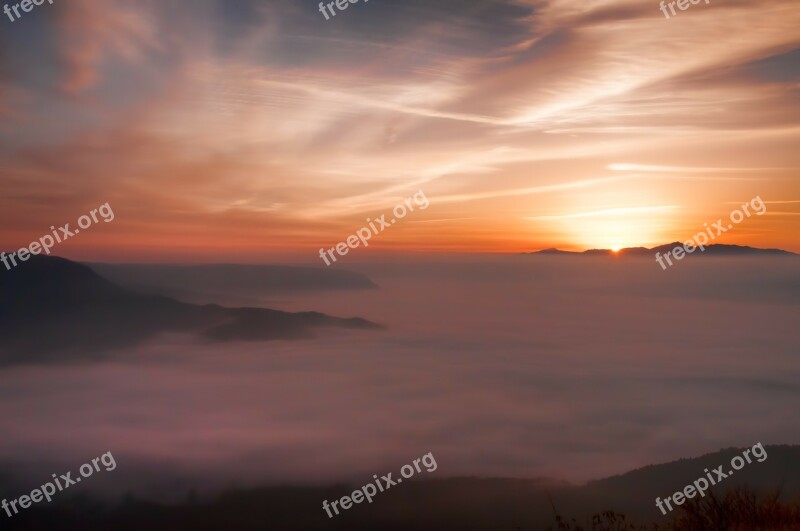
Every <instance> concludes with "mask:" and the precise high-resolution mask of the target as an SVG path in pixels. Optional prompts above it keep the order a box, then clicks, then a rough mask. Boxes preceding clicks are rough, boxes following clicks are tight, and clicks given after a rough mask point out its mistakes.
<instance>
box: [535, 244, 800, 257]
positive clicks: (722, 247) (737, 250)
mask: <svg viewBox="0 0 800 531" xmlns="http://www.w3.org/2000/svg"><path fill="white" fill-rule="evenodd" d="M675 247H681V248H682V247H683V244H682V243H681V242H672V243H667V244H664V245H659V246H657V247H651V248H649V249H648V248H647V247H625V248H623V249H619V250H618V251H614V250H612V249H587V250H585V251H563V250H561V249H557V248H555V247H551V248H548V249H542V250H540V251H533V252H530V253H522V254H524V255H535V254H544V255H590V256H596V255H608V256H654V255H655V254H656V253H661V254H666V253H668V252H670V251H672V250H673V249H674V248H675ZM705 247H706V248H705V251H703V252H702V253H697V254H705V255H715V256H745V255H746V256H753V255H770V256H797V254H796V253H793V252H790V251H784V250H783V249H759V248H756V247H748V246H746V245H729V244H723V243H715V244H711V245H706V246H705Z"/></svg>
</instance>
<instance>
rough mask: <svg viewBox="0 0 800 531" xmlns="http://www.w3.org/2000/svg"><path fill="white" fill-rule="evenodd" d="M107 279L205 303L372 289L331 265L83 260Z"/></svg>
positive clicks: (371, 285) (358, 276) (366, 282)
mask: <svg viewBox="0 0 800 531" xmlns="http://www.w3.org/2000/svg"><path fill="white" fill-rule="evenodd" d="M86 265H88V266H89V267H91V268H92V269H93V270H94V271H96V272H97V273H98V274H100V275H101V276H103V277H105V278H107V279H108V280H110V281H112V282H114V283H116V284H118V285H120V286H123V287H126V288H129V289H133V290H136V291H138V292H143V293H158V294H160V295H166V296H169V297H173V298H176V299H179V300H182V301H184V302H205V301H210V300H214V299H216V298H218V296H219V295H221V294H225V295H234V296H236V300H238V301H241V300H247V299H248V297H249V296H251V295H252V294H253V293H254V292H257V293H259V294H261V295H265V296H274V295H281V296H283V295H288V294H297V293H311V292H325V291H335V290H364V289H375V288H377V285H376V284H375V283H373V282H372V281H371V280H370V279H369V278H367V277H365V276H364V275H361V274H359V273H354V272H352V271H347V270H343V269H338V268H330V267H327V268H326V267H304V266H281V265H236V264H208V265H157V264H93V263H89V264H86Z"/></svg>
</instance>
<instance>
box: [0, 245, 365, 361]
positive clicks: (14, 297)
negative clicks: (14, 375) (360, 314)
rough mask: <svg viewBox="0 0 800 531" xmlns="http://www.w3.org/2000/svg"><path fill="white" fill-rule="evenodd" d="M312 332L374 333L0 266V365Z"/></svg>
mask: <svg viewBox="0 0 800 531" xmlns="http://www.w3.org/2000/svg"><path fill="white" fill-rule="evenodd" d="M320 327H339V328H358V329H376V328H379V326H378V325H376V324H374V323H372V322H370V321H367V320H365V319H361V318H350V319H341V318H336V317H331V316H328V315H325V314H323V313H318V312H300V313H288V312H282V311H277V310H269V309H264V308H223V307H221V306H218V305H215V304H209V305H203V306H200V305H194V304H187V303H183V302H178V301H176V300H174V299H171V298H168V297H163V296H158V295H143V294H139V293H135V292H133V291H129V290H127V289H125V288H122V287H119V286H117V285H116V284H114V283H112V282H110V281H108V280H106V279H104V278H102V277H101V276H99V275H98V274H97V273H95V272H94V271H92V269H90V268H89V267H87V266H85V265H82V264H77V263H75V262H71V261H69V260H65V259H62V258H56V257H45V256H32V257H31V258H30V259H29V260H28V261H26V262H23V263H20V264H19V265H18V266H17V267H15V268H12V269H11V270H6V269H5V268H0V365H8V364H15V363H24V362H32V361H43V360H45V359H55V358H56V357H58V358H59V359H61V360H72V359H75V358H76V357H77V358H85V357H94V356H95V355H97V354H98V353H100V351H102V350H104V349H110V348H117V347H127V346H132V345H136V344H139V343H142V342H143V341H145V340H146V339H148V338H151V337H152V336H153V335H155V334H157V333H162V332H189V333H195V334H197V335H199V336H201V337H203V338H205V339H207V340H209V341H234V340H250V341H263V340H272V339H298V338H306V337H311V336H312V331H313V330H314V329H315V328H320ZM67 351H69V353H67ZM57 354H62V355H59V356H57Z"/></svg>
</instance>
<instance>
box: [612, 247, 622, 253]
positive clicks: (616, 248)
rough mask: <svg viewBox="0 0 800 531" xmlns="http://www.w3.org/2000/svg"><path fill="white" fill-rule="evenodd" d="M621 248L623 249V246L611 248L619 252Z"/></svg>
mask: <svg viewBox="0 0 800 531" xmlns="http://www.w3.org/2000/svg"><path fill="white" fill-rule="evenodd" d="M620 249H622V247H612V248H611V250H612V251H614V252H615V253H618V252H619V250H620Z"/></svg>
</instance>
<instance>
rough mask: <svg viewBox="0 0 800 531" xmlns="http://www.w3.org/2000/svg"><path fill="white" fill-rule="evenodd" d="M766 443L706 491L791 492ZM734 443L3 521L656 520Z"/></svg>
mask: <svg viewBox="0 0 800 531" xmlns="http://www.w3.org/2000/svg"><path fill="white" fill-rule="evenodd" d="M765 450H766V453H767V459H766V460H764V461H763V462H758V461H756V460H755V458H754V459H753V462H752V463H751V464H748V465H745V467H744V468H743V469H741V470H740V471H737V472H735V473H734V474H733V475H732V476H730V477H728V478H727V479H724V480H722V481H721V482H720V483H718V484H717V485H716V486H713V487H711V489H710V491H709V492H713V494H714V495H715V496H717V497H721V496H722V495H724V493H726V492H729V491H731V490H732V489H736V488H739V487H742V486H745V487H747V488H748V489H750V490H751V491H752V492H755V493H758V494H761V495H765V494H769V493H773V492H776V491H778V490H779V489H780V490H781V493H782V496H781V497H780V499H781V500H782V501H784V502H785V501H787V500H792V499H794V498H795V496H796V495H797V494H798V493H800V481H799V480H798V478H800V446H785V445H784V446H765ZM741 453H742V449H736V448H729V449H725V450H720V451H718V452H714V453H712V454H707V455H704V456H701V457H697V458H691V459H681V460H679V461H673V462H670V463H666V464H661V465H653V466H648V467H645V468H640V469H637V470H634V471H632V472H628V473H627V474H623V475H621V476H615V477H611V478H607V479H602V480H598V481H593V482H590V483H588V484H587V485H583V486H573V485H569V484H567V483H564V482H558V481H552V480H542V479H538V480H533V479H504V478H469V477H465V478H451V479H436V478H435V477H434V475H433V474H432V475H431V476H430V479H429V478H428V477H427V474H425V475H423V476H421V477H420V478H419V479H412V480H411V481H408V482H404V483H403V484H402V485H397V486H393V487H391V488H390V489H389V490H387V491H386V492H383V493H378V494H377V495H376V496H375V497H374V499H373V502H372V503H371V504H370V503H366V502H362V503H360V504H358V505H353V506H352V507H351V508H350V509H349V510H340V514H339V515H338V516H334V517H333V518H332V519H329V518H328V517H327V515H326V513H325V512H324V511H323V510H322V507H321V503H322V500H329V501H330V500H336V499H339V498H341V497H342V496H345V495H347V494H349V493H351V492H353V491H354V490H356V489H358V488H360V487H361V486H362V485H363V484H364V483H366V482H367V481H368V480H369V479H370V478H365V479H364V482H363V483H355V484H350V485H346V484H339V485H326V486H294V487H291V486H274V487H263V488H252V489H246V490H245V489H239V490H234V491H230V492H227V493H225V494H222V495H220V496H218V497H215V498H213V499H210V500H202V501H201V500H197V499H196V498H195V497H193V496H192V495H191V494H190V493H189V492H187V497H186V498H187V499H188V501H187V502H185V503H178V504H170V503H164V502H162V501H160V500H159V501H144V500H143V499H141V498H139V499H137V498H135V497H133V496H127V497H125V498H124V499H123V500H122V501H121V502H119V503H115V504H112V505H104V504H103V503H101V502H97V503H96V504H95V502H89V500H88V499H84V501H83V503H84V504H86V505H85V506H86V507H88V506H89V505H91V506H92V507H94V509H95V510H92V511H89V510H86V511H84V512H83V513H82V515H80V516H79V513H77V512H76V511H75V510H74V508H73V507H71V506H70V505H68V504H63V502H62V503H59V500H54V502H53V503H52V504H50V505H36V506H34V507H32V508H30V509H28V510H26V511H23V512H21V513H20V514H19V515H16V516H15V517H14V518H13V519H12V520H9V521H7V523H6V528H7V529H9V530H17V529H19V530H23V529H24V530H28V529H48V530H50V531H62V530H63V531H67V530H69V531H71V530H73V529H81V530H82V531H100V530H107V529H115V530H131V531H134V530H137V531H138V530H140V529H147V530H150V531H167V530H169V531H183V530H186V531H190V530H191V531H200V530H208V531H212V530H213V531H216V530H220V529H236V530H238V531H250V530H253V531H255V530H262V529H292V530H295V531H304V530H309V531H310V530H321V529H330V530H334V529H335V530H339V529H341V530H347V531H361V530H370V531H371V530H377V529H380V530H397V531H400V530H407V529H413V530H415V531H440V530H445V529H458V530H463V531H487V530H492V531H493V530H497V531H500V530H506V529H525V530H528V529H531V530H533V529H536V530H544V529H556V528H557V527H556V526H555V518H554V509H555V510H556V511H558V513H560V514H561V515H567V516H569V517H575V518H577V519H579V520H583V519H584V518H586V519H588V518H589V517H591V515H592V514H598V513H601V512H603V511H607V510H613V511H616V512H618V513H622V514H625V515H626V516H627V518H628V520H629V521H630V520H634V521H637V522H641V523H657V524H659V525H664V524H667V523H668V522H670V520H671V518H672V517H673V516H674V515H675V513H677V512H680V509H679V510H678V511H675V513H673V514H670V515H668V516H664V515H662V514H661V512H660V511H659V510H658V509H657V508H656V506H655V503H654V501H655V498H656V497H660V498H662V499H663V498H665V497H667V496H669V495H671V494H672V493H674V492H676V491H679V490H683V489H684V487H685V486H686V485H689V484H691V483H692V482H693V481H694V480H696V479H697V478H699V477H704V476H705V473H704V471H703V469H704V468H707V469H709V470H711V469H713V468H715V467H717V466H719V465H724V467H725V470H728V469H729V468H730V465H729V464H730V460H731V458H732V457H734V456H736V455H741ZM20 488H21V487H20ZM706 496H708V493H707V494H706ZM615 529H616V528H615ZM620 529H622V528H620ZM626 529H627V528H626ZM764 529H766V528H764ZM787 529H788V528H787Z"/></svg>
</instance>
